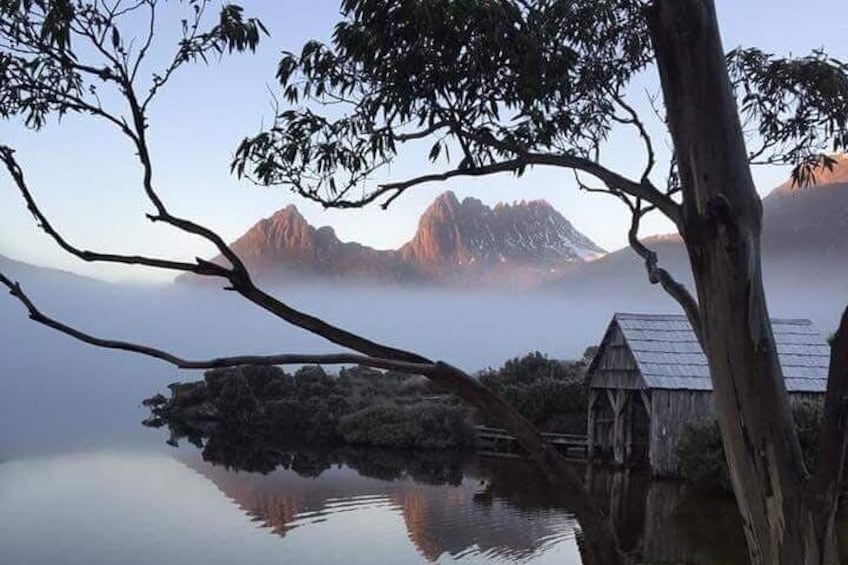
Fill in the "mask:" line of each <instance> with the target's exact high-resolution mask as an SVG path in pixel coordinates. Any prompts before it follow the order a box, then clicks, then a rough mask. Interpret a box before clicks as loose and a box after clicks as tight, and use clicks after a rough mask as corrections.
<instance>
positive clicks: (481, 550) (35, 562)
mask: <svg viewBox="0 0 848 565" xmlns="http://www.w3.org/2000/svg"><path fill="white" fill-rule="evenodd" d="M150 433H151V434H152V433H154V432H150ZM207 447H208V446H207ZM267 449H269V450H270V449H272V448H267ZM236 451H237V448H236ZM245 469H251V471H252V472H251V471H246V470H245ZM583 472H584V474H585V476H586V480H587V481H588V484H590V485H591V487H592V491H593V492H594V493H595V494H596V496H597V497H598V500H599V501H600V502H601V503H602V504H603V505H604V506H605V507H606V508H608V509H609V510H610V512H611V516H612V519H613V522H614V524H615V528H616V531H617V534H618V536H619V538H620V541H621V543H622V545H623V546H624V547H625V549H627V550H628V551H631V552H633V554H634V555H637V556H640V559H641V561H642V562H644V563H678V562H684V563H697V564H702V563H703V564H719V563H721V564H729V563H743V562H744V557H743V556H744V550H743V539H742V537H741V533H740V531H739V523H738V518H737V515H736V512H735V510H734V508H733V504H732V501H731V500H729V499H726V498H721V497H716V496H712V497H707V498H704V497H703V496H702V495H698V494H697V493H695V492H693V491H692V490H691V489H690V488H689V487H687V486H686V485H682V484H680V483H676V482H651V481H649V480H647V479H646V478H645V477H643V476H640V475H639V474H638V473H635V472H630V473H611V472H608V471H605V470H602V469H597V468H596V469H583ZM542 484H543V481H541V479H540V477H539V476H538V475H537V474H536V472H535V470H534V468H533V467H532V466H530V465H528V464H527V463H525V462H522V461H512V460H503V459H486V458H478V457H475V456H469V455H463V454H457V453H450V452H432V453H409V452H392V451H383V450H373V449H371V450H363V449H351V448H345V449H336V450H329V451H320V450H303V449H301V450H291V451H289V450H276V451H273V452H272V454H271V452H264V453H262V454H257V453H241V452H231V451H228V450H225V451H221V448H220V447H219V448H217V450H216V451H214V452H212V451H209V450H208V449H207V450H204V451H202V452H201V451H200V450H198V449H196V448H195V447H192V446H189V445H185V446H181V447H180V448H163V449H150V448H143V449H139V448H133V449H126V450H122V449H114V448H113V449H108V450H100V449H93V450H89V451H80V452H76V453H70V454H53V455H44V456H25V457H21V458H18V459H12V460H8V461H6V462H4V463H0V562H2V563H4V564H11V565H57V564H67V565H75V564H79V565H91V564H101V563H102V564H113V563H120V564H127V565H134V564H139V565H141V564H150V563H155V564H158V565H161V564H175V565H176V564H194V563H203V564H217V563H220V564H224V563H227V564H229V563H245V564H264V563H268V564H271V563H274V564H280V563H293V564H295V563H296V564H327V563H345V564H347V565H354V564H358V563H362V564H366V563H367V564H372V563H425V562H435V563H528V564H530V563H532V564H545V563H557V564H580V563H582V560H581V547H582V533H581V531H580V527H579V525H578V524H577V522H576V521H575V519H574V517H573V515H572V513H571V512H570V511H569V508H568V503H567V501H560V500H557V498H558V497H557V496H556V495H555V493H550V492H547V490H546V488H544V487H543V486H541V485H542Z"/></svg>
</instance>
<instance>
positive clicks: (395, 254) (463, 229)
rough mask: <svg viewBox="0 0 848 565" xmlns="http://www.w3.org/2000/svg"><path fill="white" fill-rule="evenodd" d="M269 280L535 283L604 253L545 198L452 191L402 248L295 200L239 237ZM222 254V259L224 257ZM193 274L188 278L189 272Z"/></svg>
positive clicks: (246, 256)
mask: <svg viewBox="0 0 848 565" xmlns="http://www.w3.org/2000/svg"><path fill="white" fill-rule="evenodd" d="M233 249H234V250H235V251H236V253H238V254H239V256H240V257H241V258H242V259H243V260H244V261H245V263H246V265H247V266H248V268H249V269H250V271H251V272H252V273H253V274H254V276H256V277H257V278H259V279H260V280H264V281H266V282H274V283H276V282H290V281H301V282H302V281H305V280H313V279H320V280H327V281H342V280H344V281H348V282H351V281H354V282H355V281H358V282H377V283H388V284H404V285H431V286H450V287H456V286H460V287H471V286H473V287H478V286H482V287H507V288H515V287H519V288H532V287H535V286H539V285H540V284H543V283H545V282H547V281H550V280H552V279H554V278H556V277H558V276H561V275H562V274H563V273H565V272H567V271H568V270H569V269H571V268H573V267H574V266H575V265H577V264H581V263H584V262H586V261H589V260H592V259H594V258H596V257H598V256H601V255H603V254H604V250H603V249H602V248H601V247H599V246H598V245H596V244H595V243H594V242H593V241H592V240H590V239H589V238H588V237H586V236H585V235H583V234H582V233H580V232H579V231H578V230H577V229H575V228H574V226H572V225H571V222H569V221H568V220H567V219H566V218H565V217H563V216H562V214H560V213H559V212H557V211H556V210H555V209H554V208H553V207H552V206H551V205H550V204H548V203H547V202H545V201H544V200H534V201H529V202H525V201H522V202H518V203H515V204H498V205H496V206H495V207H494V208H491V207H489V206H486V205H485V204H483V203H482V202H481V201H480V200H477V199H475V198H466V199H464V200H462V201H459V199H458V198H457V197H456V195H455V194H454V193H453V192H446V193H444V194H442V195H441V196H439V197H438V198H436V200H435V201H434V202H433V203H432V204H431V205H430V206H429V207H428V208H427V210H426V211H425V212H424V213H423V214H422V216H421V218H420V220H419V223H418V230H417V232H416V233H415V236H414V237H413V238H412V240H410V241H409V242H408V243H406V244H405V245H403V246H402V247H400V248H399V249H397V250H385V251H381V250H376V249H372V248H370V247H366V246H364V245H360V244H359V243H354V242H343V241H341V240H339V238H338V237H337V236H336V234H335V232H334V231H333V229H332V228H331V227H326V226H325V227H321V228H316V227H314V226H312V225H310V224H309V223H308V222H307V221H306V219H305V218H304V217H303V216H302V215H301V214H300V212H299V211H298V210H297V208H296V207H295V206H293V205H290V206H288V207H286V208H284V209H282V210H279V211H278V212H276V213H275V214H274V215H272V216H271V217H269V218H266V219H264V220H261V221H260V222H258V223H257V224H255V225H254V226H253V227H252V228H250V229H249V230H248V231H247V232H246V233H245V234H244V235H242V236H241V237H240V238H238V239H237V240H236V241H235V242H234V243H233ZM216 260H220V258H218V259H216ZM183 278H185V277H183Z"/></svg>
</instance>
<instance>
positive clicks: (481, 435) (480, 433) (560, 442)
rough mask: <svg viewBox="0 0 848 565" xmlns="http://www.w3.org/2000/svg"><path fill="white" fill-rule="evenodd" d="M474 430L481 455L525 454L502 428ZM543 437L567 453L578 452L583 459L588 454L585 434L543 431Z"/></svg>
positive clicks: (486, 427) (517, 456)
mask: <svg viewBox="0 0 848 565" xmlns="http://www.w3.org/2000/svg"><path fill="white" fill-rule="evenodd" d="M474 431H475V433H476V436H477V453H478V454H479V455H484V456H487V457H510V458H521V457H524V456H525V454H524V450H523V449H521V446H520V445H519V444H518V441H516V439H515V438H514V437H513V436H511V435H509V432H507V431H506V430H504V429H502V428H492V427H489V426H476V427H475V428H474ZM542 437H543V438H545V441H547V442H548V443H549V444H551V445H553V446H554V447H555V448H557V449H558V450H559V451H561V452H562V453H564V454H565V455H569V456H574V455H575V452H577V454H578V455H577V456H578V457H580V458H582V459H586V458H587V456H588V451H589V442H588V439H587V438H586V436H585V435H580V434H552V433H543V434H542Z"/></svg>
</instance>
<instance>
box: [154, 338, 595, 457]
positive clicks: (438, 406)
mask: <svg viewBox="0 0 848 565" xmlns="http://www.w3.org/2000/svg"><path fill="white" fill-rule="evenodd" d="M585 368H586V364H585V362H584V361H578V362H563V361H555V360H551V359H548V358H547V357H545V356H544V355H542V354H541V353H538V352H536V353H531V354H529V355H527V356H525V357H522V358H516V359H513V360H510V361H508V362H507V363H506V364H505V365H504V366H503V367H501V368H500V369H497V370H494V369H489V370H487V371H484V372H483V373H482V374H481V375H480V379H481V380H482V381H483V382H484V383H485V384H486V385H487V386H490V387H492V388H493V389H494V390H495V391H496V392H497V393H498V394H500V395H501V396H502V397H503V398H504V399H505V400H506V401H507V402H510V403H511V404H513V405H514V406H516V407H517V409H518V410H519V411H520V412H521V413H522V414H523V415H524V416H525V417H527V418H528V419H529V420H530V421H531V422H532V423H533V424H535V425H537V426H538V427H540V428H541V429H543V430H545V431H553V432H564V433H565V432H570V433H582V432H584V431H585V420H586V416H585V414H586V390H585V384H584V373H585ZM169 388H170V390H171V397H170V398H166V397H165V396H163V395H161V394H160V395H156V396H154V397H153V398H150V399H147V400H146V401H145V405H147V406H149V407H150V408H151V411H152V417H151V418H150V419H148V420H146V421H145V423H146V424H147V425H151V426H162V425H168V427H169V428H170V430H171V440H170V441H172V442H176V441H177V440H178V439H179V438H186V439H188V440H189V441H191V442H192V443H195V444H196V445H199V446H202V445H203V444H204V440H205V441H206V443H207V445H206V449H207V450H209V451H211V452H214V451H216V450H217V449H218V448H219V446H225V447H226V451H227V452H229V453H238V454H240V455H238V456H237V458H243V459H245V460H250V459H251V458H254V457H256V458H257V459H260V460H261V459H263V458H264V457H265V456H264V455H262V454H257V453H255V452H254V451H255V449H254V447H252V446H254V445H255V444H257V443H258V444H261V445H263V446H265V447H267V446H269V445H276V446H285V445H303V444H310V445H315V444H326V445H334V444H336V445H337V444H353V445H367V446H374V447H387V448H410V449H459V448H464V447H468V446H470V445H471V444H472V443H473V440H474V437H473V424H474V423H486V424H489V425H494V424H495V423H494V422H487V421H486V420H485V419H484V418H483V417H482V416H481V415H479V414H477V413H476V412H474V411H473V410H472V409H471V408H468V407H467V406H465V405H464V404H462V403H461V402H460V401H459V399H458V398H456V397H455V396H452V395H449V394H445V392H444V391H442V390H440V389H439V388H437V387H436V386H435V385H433V384H431V383H430V382H429V381H427V380H426V379H424V378H422V377H416V376H409V375H405V374H402V373H397V372H393V371H379V370H375V369H369V368H366V367H353V368H343V369H341V370H340V371H339V373H338V375H330V374H327V373H326V372H325V371H324V370H323V369H322V368H321V367H319V366H306V367H302V368H301V369H299V370H297V371H296V372H295V373H293V374H290V373H287V372H285V371H284V370H283V369H281V368H279V367H254V366H243V367H236V368H230V369H215V370H211V371H208V372H207V373H206V374H205V377H204V380H203V381H198V382H193V383H175V384H172V385H170V387H169ZM240 445H241V447H240Z"/></svg>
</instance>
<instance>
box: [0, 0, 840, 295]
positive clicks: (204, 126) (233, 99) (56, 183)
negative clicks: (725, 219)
mask: <svg viewBox="0 0 848 565" xmlns="http://www.w3.org/2000/svg"><path fill="white" fill-rule="evenodd" d="M241 4H242V5H243V6H244V7H245V10H246V11H247V12H249V13H250V14H253V15H257V16H259V17H260V18H261V19H262V21H263V22H264V23H265V24H266V26H267V27H268V28H269V30H270V31H271V37H270V38H266V39H265V40H264V42H263V45H262V46H261V48H260V49H259V51H258V53H257V54H256V55H253V56H249V55H240V56H234V57H225V58H224V59H223V60H222V61H221V62H220V63H214V64H212V65H210V66H192V67H187V68H185V69H184V70H183V71H182V72H181V73H180V74H179V75H177V76H176V77H175V78H174V80H173V81H172V82H171V83H169V84H168V85H167V87H166V88H165V89H164V90H163V91H162V94H161V95H160V97H159V98H158V101H157V103H156V105H155V106H154V108H153V111H152V112H151V116H150V122H151V129H150V141H151V145H152V148H153V153H154V160H155V166H156V179H155V180H156V182H157V185H158V187H159V189H160V191H161V194H162V196H163V197H164V199H165V200H166V202H167V203H168V205H169V206H170V207H171V208H172V210H173V211H174V212H177V213H179V214H183V215H186V216H188V217H191V218H193V219H196V220H198V221H200V222H203V223H205V224H207V225H209V226H210V227H212V228H213V229H216V230H218V231H219V232H220V233H221V234H222V235H224V236H225V237H226V239H228V240H232V239H234V238H236V237H238V235H240V234H241V233H243V232H244V231H245V230H246V229H247V228H249V227H250V226H251V225H252V224H253V223H255V222H256V221H257V220H258V219H260V218H263V217H266V216H269V215H271V214H272V213H273V212H274V211H275V210H277V209H279V208H282V207H284V206H286V205H288V204H290V203H294V204H296V205H297V206H298V208H299V209H300V210H301V212H302V213H303V214H304V216H306V218H307V219H308V220H309V221H310V222H311V223H313V224H315V225H332V226H333V227H334V228H335V229H336V232H337V234H338V235H339V237H341V238H342V239H344V240H356V241H360V242H362V243H364V244H367V245H371V246H373V247H377V248H390V247H397V246H399V245H400V244H402V243H403V242H405V241H407V240H408V239H409V238H410V237H412V235H413V233H414V231H415V228H416V223H417V218H418V217H419V215H420V214H421V212H422V211H423V210H424V208H426V206H427V205H428V204H429V203H430V202H431V201H432V199H433V198H434V197H435V196H436V195H438V194H439V193H441V192H442V191H444V190H447V189H451V190H453V191H455V192H456V193H457V194H458V196H459V197H460V198H462V197H464V196H471V195H473V196H475V197H477V198H480V199H481V200H483V201H484V202H487V203H491V204H493V203H495V202H498V201H514V200H521V199H534V198H545V199H547V200H548V201H550V202H551V203H552V204H553V205H554V206H555V207H556V208H557V209H558V210H560V212H562V213H563V214H564V215H565V216H566V217H568V218H569V219H570V220H571V221H572V222H573V223H574V225H575V226H576V227H577V228H578V229H580V230H581V231H583V232H584V233H586V234H587V235H588V236H589V237H591V238H592V239H594V240H595V241H596V242H598V243H599V244H600V245H602V246H603V247H606V248H608V249H615V248H619V247H622V246H623V245H624V244H625V240H626V226H627V215H626V212H625V210H623V209H622V207H621V206H620V205H619V204H618V203H617V202H615V201H613V200H612V199H609V198H605V197H603V196H601V195H596V194H586V193H580V192H578V190H577V189H576V187H575V185H574V183H573V181H572V177H571V175H570V173H567V172H562V171H555V170H537V171H533V172H531V173H529V174H527V175H525V177H523V178H522V179H519V180H516V179H514V178H513V177H511V176H508V175H504V176H499V177H490V178H486V179H477V180H467V179H461V180H456V181H453V182H451V183H449V184H433V185H428V186H422V187H419V188H417V189H416V190H415V192H410V193H408V194H406V195H405V196H404V197H402V198H401V199H399V200H398V201H397V202H396V203H395V204H394V205H393V206H392V207H391V208H390V209H389V210H388V211H382V210H380V209H379V208H377V207H372V208H368V209H365V210H356V211H332V210H331V211H325V210H323V209H321V208H320V207H319V206H316V205H312V204H309V203H307V202H305V201H303V200H301V199H299V198H298V197H296V196H295V195H293V194H291V193H289V192H287V191H286V190H285V189H281V188H270V189H262V188H257V187H254V186H252V185H249V184H248V183H245V182H239V181H237V180H236V179H235V178H234V177H232V176H231V175H230V174H229V172H228V164H229V161H230V157H231V155H232V151H233V149H234V148H235V146H236V144H237V142H238V141H239V140H240V139H241V138H242V137H243V136H244V135H248V134H251V133H255V132H256V131H258V129H259V127H260V126H261V125H262V123H263V120H265V123H267V121H268V120H269V118H270V116H271V115H272V110H271V105H270V94H269V91H268V88H274V81H273V77H274V71H275V67H276V63H277V60H278V58H279V52H280V51H281V50H283V49H290V50H297V49H299V47H300V46H301V45H302V44H303V42H304V41H306V40H307V39H311V38H318V39H326V38H327V37H328V36H329V33H330V31H331V29H332V25H333V24H334V23H335V22H336V21H337V14H338V4H339V2H338V0H312V1H309V2H305V1H294V0H282V1H274V2H272V1H264V2H262V1H258V0H254V1H250V0H242V2H241ZM717 4H718V9H719V17H720V20H721V24H722V33H723V37H724V43H725V47H727V48H731V47H733V46H736V45H740V44H741V45H746V46H757V47H760V48H762V49H764V50H767V51H772V52H777V53H782V54H785V53H795V54H801V53H806V52H808V51H810V50H811V49H814V48H817V47H824V48H825V49H826V50H827V51H828V52H829V53H831V54H832V55H834V56H836V57H839V58H842V59H843V60H845V59H848V8H846V7H845V4H844V1H838V0H819V1H816V0H811V1H808V2H803V3H801V2H794V1H789V0H777V1H770V2H763V1H761V0H756V1H755V0H736V1H729V0H718V1H717ZM167 34H168V31H167V30H164V31H163V35H167ZM167 47H169V45H168V46H167ZM166 53H167V52H166V51H158V52H154V55H159V56H160V57H159V58H158V60H159V61H164V59H163V57H164V56H165V55H166ZM646 86H647V87H648V88H649V89H652V90H656V84H655V80H654V79H653V77H652V76H647V77H644V80H643V81H640V84H639V85H637V86H636V87H634V89H633V93H632V94H633V101H634V103H636V104H638V105H639V106H640V107H642V108H643V109H646V104H645V102H644V92H643V90H644V88H645V87H646ZM655 131H656V135H657V136H659V135H660V134H661V131H660V130H659V129H656V128H655ZM0 139H2V140H3V142H4V143H8V144H10V145H12V146H13V147H16V148H17V149H18V157H19V159H20V160H21V161H22V163H23V164H24V165H25V172H26V173H27V175H28V178H29V180H30V184H31V187H32V189H33V190H34V192H35V196H36V198H37V199H38V200H39V202H40V203H41V205H42V207H43V209H44V211H45V212H46V213H47V214H48V215H49V217H51V218H52V220H53V222H54V224H55V226H56V227H57V228H59V229H60V230H61V231H62V232H63V233H65V234H66V236H67V237H68V238H69V239H70V240H71V241H73V242H74V243H76V244H78V245H80V246H84V247H86V246H87V247H89V248H96V249H98V250H104V251H105V250H112V251H121V252H125V253H129V252H132V253H149V254H156V255H160V256H169V257H174V258H184V259H185V258H191V257H194V256H196V255H201V256H208V255H209V254H210V253H211V248H210V247H209V246H208V245H205V244H204V243H203V242H202V241H200V240H198V239H196V238H190V237H186V236H183V235H181V234H179V233H177V232H175V231H174V230H172V229H169V228H167V227H163V226H152V225H150V224H149V223H148V222H147V221H146V220H144V217H143V212H146V211H148V210H149V206H148V204H147V202H146V201H145V200H144V198H143V195H142V193H141V191H140V189H139V183H138V180H139V177H138V168H137V165H136V162H135V158H134V156H133V154H132V151H131V149H130V147H129V146H128V145H127V143H126V142H125V141H124V140H123V139H122V138H121V136H120V135H118V134H117V133H115V132H114V131H112V130H111V129H110V127H108V126H106V125H104V124H102V123H97V122H92V120H91V119H88V118H86V119H81V118H78V117H68V118H65V119H64V121H63V122H62V124H61V125H60V126H58V127H57V126H52V127H50V128H48V129H46V130H43V131H41V132H38V133H31V132H28V131H26V130H24V129H23V128H22V127H20V126H19V125H18V124H17V123H3V122H0ZM658 139H659V137H658ZM606 162H607V163H608V164H609V165H611V166H613V167H615V168H617V169H619V170H623V171H624V172H630V173H634V174H635V173H636V172H637V171H639V170H640V166H641V162H642V153H641V146H640V145H639V144H638V143H637V142H636V141H635V140H634V139H633V138H632V137H630V136H629V135H620V136H616V137H615V138H614V139H613V140H612V141H611V144H610V146H609V148H608V150H607V153H606ZM428 166H429V165H428V164H427V163H426V160H425V159H423V158H422V157H421V156H420V155H416V156H410V157H406V158H403V159H401V160H400V161H399V162H398V163H397V164H396V165H395V166H394V167H393V169H392V170H391V171H390V175H391V177H393V178H400V177H405V176H409V175H410V174H419V173H420V172H421V171H423V170H427V168H428ZM754 174H755V179H756V180H757V183H758V186H759V187H760V191H761V192H762V193H766V192H768V190H770V189H771V188H772V187H774V186H775V185H777V184H779V183H780V182H781V181H782V180H783V179H784V178H785V176H786V174H787V171H786V169H780V168H758V169H755V171H754ZM666 231H669V226H668V225H667V224H665V223H663V222H661V221H659V220H655V221H652V222H647V223H646V225H645V229H644V231H643V233H645V234H647V233H657V232H666ZM0 254H4V255H7V256H10V257H12V258H15V259H19V260H23V261H27V262H31V263H35V264H40V265H48V266H53V267H59V268H63V269H67V270H72V271H76V272H79V273H83V274H88V275H93V276H98V277H103V278H108V279H148V280H149V279H161V278H162V275H161V274H159V275H157V274H155V273H150V272H146V271H144V270H142V269H127V268H124V267H120V268H117V267H110V266H91V265H84V264H83V265H81V264H80V263H79V262H78V261H76V260H75V259H74V258H72V257H67V256H65V255H64V254H63V253H62V252H61V251H60V250H58V249H57V248H56V247H55V245H54V244H53V243H52V242H51V241H50V240H49V239H48V238H47V237H46V236H45V235H44V234H43V233H42V232H40V231H39V230H38V229H37V228H36V227H35V224H34V221H33V220H32V218H31V217H30V216H29V215H28V214H27V213H26V211H25V209H24V207H23V205H22V202H21V199H20V196H19V194H18V193H17V192H16V191H15V190H14V188H13V186H12V184H11V182H10V181H9V179H8V177H7V176H6V175H5V174H2V175H0Z"/></svg>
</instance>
